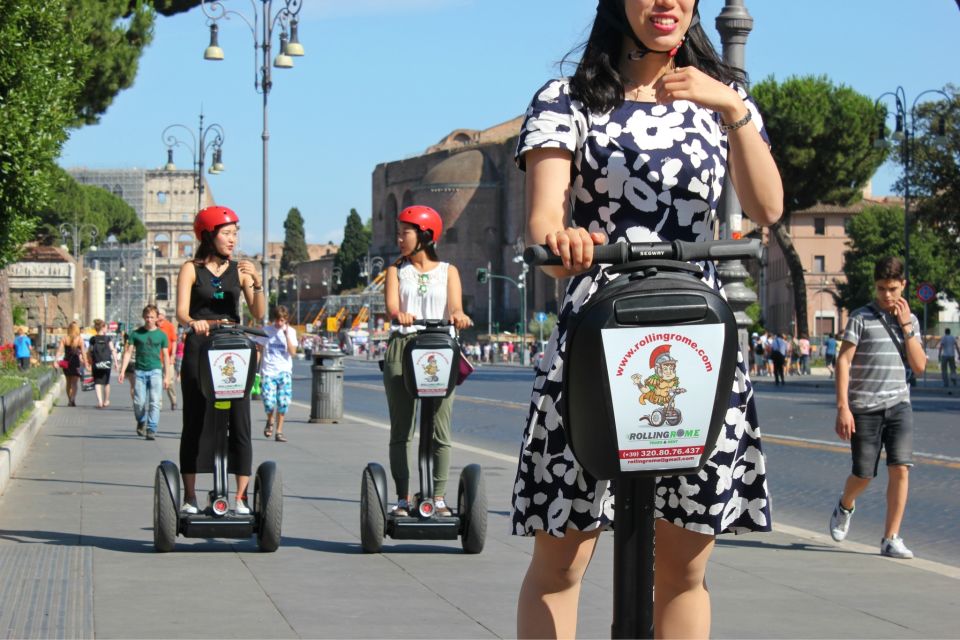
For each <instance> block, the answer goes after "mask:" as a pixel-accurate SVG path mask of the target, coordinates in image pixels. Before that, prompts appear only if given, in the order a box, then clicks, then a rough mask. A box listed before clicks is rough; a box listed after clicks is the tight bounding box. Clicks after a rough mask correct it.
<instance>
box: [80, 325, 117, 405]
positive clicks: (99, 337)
mask: <svg viewBox="0 0 960 640" xmlns="http://www.w3.org/2000/svg"><path fill="white" fill-rule="evenodd" d="M93 329H94V331H96V334H95V335H94V336H93V337H91V338H90V349H89V350H88V351H87V356H88V357H87V363H88V365H89V367H90V371H92V372H93V390H94V391H95V392H96V394H97V409H103V408H106V407H109V406H110V372H111V371H113V369H114V368H116V369H117V370H119V368H120V367H119V365H120V362H119V359H118V358H117V350H116V347H114V346H113V341H112V340H110V336H108V335H107V323H106V322H104V321H103V320H101V319H99V318H97V319H96V320H94V321H93Z"/></svg>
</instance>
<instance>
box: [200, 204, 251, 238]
mask: <svg viewBox="0 0 960 640" xmlns="http://www.w3.org/2000/svg"><path fill="white" fill-rule="evenodd" d="M237 222H240V217H239V216H238V215H237V214H236V213H234V212H233V209H228V208H227V207H219V206H216V205H215V206H212V207H207V208H206V209H201V210H200V213H198V214H197V217H196V218H194V219H193V233H194V234H195V235H196V236H197V240H201V239H202V238H201V237H200V236H201V234H202V233H203V232H204V231H209V232H210V233H213V232H214V230H215V229H216V228H217V227H222V226H223V225H225V224H233V223H237Z"/></svg>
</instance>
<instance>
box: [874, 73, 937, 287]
mask: <svg viewBox="0 0 960 640" xmlns="http://www.w3.org/2000/svg"><path fill="white" fill-rule="evenodd" d="M928 93H936V94H938V95H940V96H941V97H942V98H943V99H944V100H945V101H946V102H947V104H948V105H949V104H950V100H951V98H950V96H949V95H948V94H947V92H946V91H943V90H942V89H927V90H926V91H921V92H920V94H919V95H917V97H916V98H914V99H913V102H912V103H911V105H910V108H909V110H908V109H907V92H906V91H905V90H904V88H903V87H900V86H898V87H897V88H896V89H895V90H893V91H887V92H886V93H883V94H881V95H880V97H879V98H877V100H876V102H875V103H874V106H875V107H876V108H877V109H879V108H880V101H881V100H883V98H884V97H886V96H892V97H893V99H894V105H895V108H896V123H897V125H896V127H897V128H896V130H895V132H894V138H896V135H897V134H901V135H902V136H903V139H902V141H901V144H902V145H903V146H902V147H901V149H900V159H901V161H902V162H903V252H904V264H903V277H904V279H905V280H906V281H907V286H908V287H909V286H910V222H911V221H910V180H911V176H910V172H911V170H912V168H913V144H914V142H916V126H917V104H918V103H919V102H920V98H922V97H923V96H925V95H927V94H928ZM939 128H940V131H939V135H938V136H937V137H940V136H942V135H943V132H944V122H943V116H942V115H941V116H940V127H939ZM885 134H886V130H885V126H884V124H883V123H882V122H881V124H880V135H879V137H878V138H877V139H876V141H875V142H874V144H875V145H878V146H881V147H883V146H885V144H886V140H885Z"/></svg>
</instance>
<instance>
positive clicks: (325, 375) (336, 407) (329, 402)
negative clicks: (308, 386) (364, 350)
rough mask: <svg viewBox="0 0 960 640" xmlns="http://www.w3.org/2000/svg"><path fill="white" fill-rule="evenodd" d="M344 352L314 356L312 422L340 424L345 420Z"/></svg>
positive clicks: (311, 399)
mask: <svg viewBox="0 0 960 640" xmlns="http://www.w3.org/2000/svg"><path fill="white" fill-rule="evenodd" d="M344 355H345V354H344V353H343V352H342V351H327V350H324V351H317V352H315V353H314V354H313V365H312V366H311V367H310V368H311V370H312V371H313V392H312V393H311V394H310V422H339V421H340V420H342V419H343V358H344Z"/></svg>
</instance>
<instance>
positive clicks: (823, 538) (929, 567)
mask: <svg viewBox="0 0 960 640" xmlns="http://www.w3.org/2000/svg"><path fill="white" fill-rule="evenodd" d="M290 404H294V405H297V406H298V407H304V408H307V409H309V408H310V405H308V404H306V403H304V402H297V401H295V400H294V401H292V402H291V403H290ZM343 418H344V420H346V421H349V422H355V423H360V424H365V425H367V426H370V427H374V428H377V429H381V430H383V431H390V425H389V424H387V423H384V422H379V421H377V420H370V419H368V418H364V417H361V416H357V415H352V414H346V413H345V414H343ZM765 437H767V438H769V436H765ZM784 440H785V441H787V440H789V441H791V442H789V443H788V444H793V445H794V446H799V445H798V444H796V443H795V442H792V441H795V440H799V438H789V437H784ZM820 442H822V441H820ZM450 446H452V447H454V448H455V449H460V450H462V451H469V452H470V453H475V454H478V455H482V456H486V457H488V458H493V459H494V460H501V461H503V462H511V463H516V462H517V456H508V455H505V454H502V453H499V452H497V451H491V450H489V449H484V448H482V447H474V446H471V445H468V444H461V443H457V442H454V443H451V445H450ZM830 446H834V447H835V448H837V449H840V447H836V445H830ZM773 530H774V531H776V532H778V533H782V534H785V535H789V536H794V537H796V538H802V539H805V540H810V541H812V542H816V543H817V544H825V545H832V546H837V547H841V548H843V549H844V550H849V551H853V552H854V553H862V554H867V555H876V556H877V558H878V559H880V560H885V561H889V562H904V561H903V560H896V559H894V558H886V557H884V556H881V555H879V554H878V553H877V548H876V547H875V546H870V545H866V544H861V543H859V542H852V541H844V542H842V543H837V542H834V541H833V539H832V538H830V536H827V535H825V534H822V533H818V532H816V531H811V530H810V529H803V528H801V527H794V526H792V525H787V524H774V525H773ZM909 566H911V567H914V568H917V569H920V570H922V571H929V572H931V573H936V574H938V575H941V576H945V577H947V578H953V579H954V580H960V567H953V566H950V565H948V564H943V563H940V562H934V561H932V560H923V559H921V558H914V559H912V560H910V561H909Z"/></svg>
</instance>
